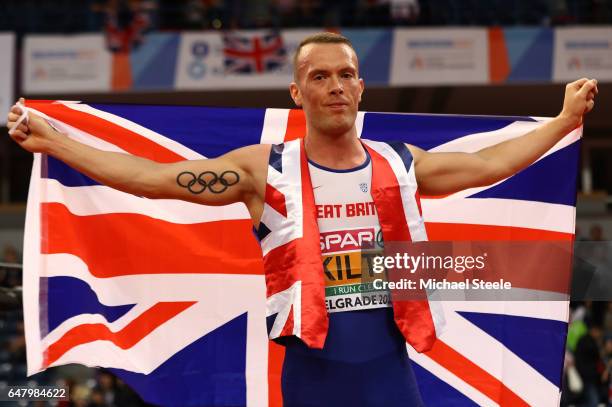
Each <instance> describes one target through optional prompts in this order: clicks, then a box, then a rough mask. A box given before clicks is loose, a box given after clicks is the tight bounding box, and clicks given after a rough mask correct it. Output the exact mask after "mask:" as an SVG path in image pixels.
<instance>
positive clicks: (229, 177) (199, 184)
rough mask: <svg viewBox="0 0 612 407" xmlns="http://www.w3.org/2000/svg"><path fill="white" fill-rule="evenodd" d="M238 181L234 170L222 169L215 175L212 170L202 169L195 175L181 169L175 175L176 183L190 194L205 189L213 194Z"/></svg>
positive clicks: (223, 190) (199, 192)
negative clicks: (219, 173)
mask: <svg viewBox="0 0 612 407" xmlns="http://www.w3.org/2000/svg"><path fill="white" fill-rule="evenodd" d="M238 181H240V177H239V176H238V173H237V172H235V171H224V172H222V173H221V175H217V174H215V173H214V172H212V171H204V172H203V173H201V174H200V175H198V176H197V177H196V175H195V174H194V173H193V172H189V171H183V172H181V173H180V174H179V175H178V176H177V177H176V183H177V184H179V186H181V187H183V188H187V189H188V190H189V192H191V193H192V194H201V193H202V192H204V191H206V190H207V189H208V190H209V191H210V192H212V193H213V194H220V193H221V192H225V190H227V188H229V187H231V186H232V185H235V184H237V183H238Z"/></svg>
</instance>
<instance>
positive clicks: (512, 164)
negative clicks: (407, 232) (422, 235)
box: [408, 78, 598, 195]
mask: <svg viewBox="0 0 612 407" xmlns="http://www.w3.org/2000/svg"><path fill="white" fill-rule="evenodd" d="M597 92H598V90H597V81H596V80H594V79H592V80H588V79H586V78H583V79H579V80H577V81H575V82H572V83H570V84H568V85H567V86H566V88H565V99H564V102H563V109H562V111H561V113H560V114H559V115H558V116H557V117H555V118H554V119H552V120H550V121H548V122H546V123H544V124H543V125H542V126H540V127H538V128H537V129H535V130H533V131H531V132H529V133H527V134H525V135H523V136H520V137H517V138H515V139H512V140H507V141H504V142H502V143H499V144H496V145H494V146H491V147H487V148H485V149H482V150H480V151H477V152H475V153H429V152H426V151H424V150H422V149H420V148H418V147H415V146H410V145H409V146H408V148H409V149H410V151H411V153H412V155H413V156H414V160H415V161H414V162H415V172H416V177H417V183H418V185H419V189H420V190H421V192H422V193H423V194H426V195H445V194H450V193H454V192H457V191H461V190H463V189H466V188H472V187H478V186H485V185H490V184H493V183H495V182H497V181H500V180H502V179H504V178H507V177H509V176H511V175H513V174H515V173H517V172H518V171H520V170H522V169H524V168H525V167H527V166H528V165H530V164H531V163H533V162H535V161H536V160H537V159H538V158H539V157H540V156H541V155H542V154H544V153H545V152H546V151H548V150H549V149H550V148H551V147H552V146H554V145H555V144H556V143H557V142H558V141H559V140H561V139H562V138H563V137H564V136H565V135H566V134H567V133H569V132H570V131H572V130H573V129H575V128H576V127H578V126H580V125H581V124H582V117H583V115H584V114H586V113H588V112H589V111H591V109H593V106H594V105H595V100H594V99H595V95H596V94H597Z"/></svg>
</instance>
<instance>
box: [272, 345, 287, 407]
mask: <svg viewBox="0 0 612 407" xmlns="http://www.w3.org/2000/svg"><path fill="white" fill-rule="evenodd" d="M284 359H285V347H284V346H282V345H279V344H277V343H276V342H274V341H268V406H270V407H282V406H283V395H282V392H281V375H282V371H283V360H284Z"/></svg>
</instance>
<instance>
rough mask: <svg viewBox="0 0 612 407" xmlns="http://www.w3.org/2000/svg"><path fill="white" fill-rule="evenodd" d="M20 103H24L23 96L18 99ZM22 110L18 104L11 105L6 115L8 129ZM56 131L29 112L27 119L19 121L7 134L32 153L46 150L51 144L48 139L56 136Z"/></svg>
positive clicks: (17, 118)
mask: <svg viewBox="0 0 612 407" xmlns="http://www.w3.org/2000/svg"><path fill="white" fill-rule="evenodd" d="M19 102H20V103H21V104H25V100H24V99H23V98H20V99H19ZM22 113H23V111H22V110H21V107H20V106H18V105H14V106H13V107H11V110H10V111H9V114H8V116H7V124H6V126H7V127H8V128H9V129H10V128H12V127H13V126H14V125H15V123H16V122H17V121H18V120H19V116H21V114H22ZM57 135H58V133H57V132H56V131H55V130H53V129H52V128H51V126H49V123H47V122H46V121H45V120H44V119H43V118H41V117H40V116H38V115H36V114H34V113H32V112H29V114H28V120H27V121H23V122H21V124H19V126H17V128H16V129H15V131H14V132H13V133H12V134H9V136H10V137H11V138H12V139H13V140H14V141H15V142H16V143H17V144H19V145H20V146H21V147H23V148H24V149H25V150H27V151H30V152H32V153H44V152H47V147H48V146H49V145H50V144H51V143H49V141H50V139H51V138H52V137H54V136H57Z"/></svg>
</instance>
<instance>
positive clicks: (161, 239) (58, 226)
mask: <svg viewBox="0 0 612 407" xmlns="http://www.w3.org/2000/svg"><path fill="white" fill-rule="evenodd" d="M41 215H42V219H46V225H47V230H46V231H44V230H43V231H42V234H43V236H44V241H43V244H42V246H41V250H42V252H43V253H44V254H54V253H70V254H73V255H75V256H77V257H79V258H81V259H82V260H83V261H84V262H85V263H86V264H87V266H88V267H89V271H90V272H91V274H93V275H94V276H96V277H115V276H121V275H132V274H162V273H223V274H263V266H262V261H261V248H260V247H259V245H258V244H257V242H256V240H255V238H254V236H253V234H252V224H251V221H249V220H244V219H241V220H224V221H215V222H205V223H195V224H186V225H184V224H177V223H171V222H167V221H162V220H159V219H154V218H151V217H148V216H144V215H140V214H133V213H112V214H104V215H90V216H77V215H74V214H72V213H70V211H69V210H68V208H66V206H65V205H63V204H61V203H43V204H42V205H41Z"/></svg>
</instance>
